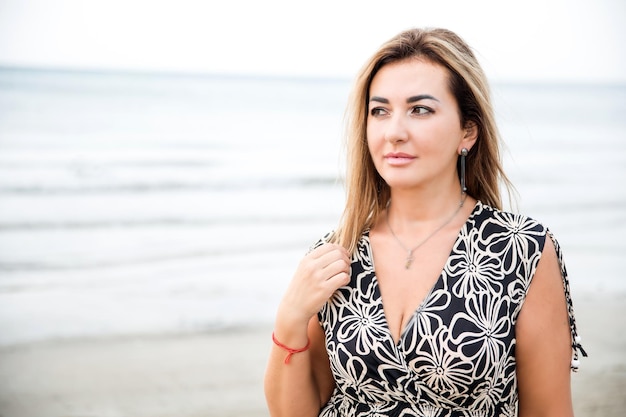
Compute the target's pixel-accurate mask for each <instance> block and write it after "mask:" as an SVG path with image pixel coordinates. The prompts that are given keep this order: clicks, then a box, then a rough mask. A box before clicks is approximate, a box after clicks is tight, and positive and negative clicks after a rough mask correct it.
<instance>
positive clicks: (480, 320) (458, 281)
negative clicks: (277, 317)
mask: <svg viewBox="0 0 626 417" xmlns="http://www.w3.org/2000/svg"><path fill="white" fill-rule="evenodd" d="M546 236H549V237H550V238H551V239H553V242H554V243H555V247H556V249H557V255H558V257H559V260H560V262H561V271H562V276H563V285H564V290H565V293H566V300H567V303H568V312H569V315H570V327H571V330H572V340H573V342H572V347H573V348H574V358H577V352H576V349H577V348H578V349H581V351H582V348H581V347H580V345H579V344H577V343H578V342H574V340H576V339H577V338H576V336H577V333H576V326H575V320H574V313H573V307H572V303H571V298H570V295H569V283H568V281H567V274H566V272H565V267H564V265H563V263H562V254H561V252H560V248H559V246H558V243H557V242H556V240H555V239H554V237H553V236H552V235H551V234H550V232H549V231H548V230H547V228H546V227H544V226H543V225H541V224H540V223H538V222H536V221H534V220H532V219H530V218H528V217H524V216H521V215H515V214H511V213H506V212H502V211H499V210H496V209H493V208H491V207H489V206H487V205H484V204H482V203H481V202H478V203H477V204H476V207H475V208H474V210H473V211H472V214H471V215H470V217H469V219H468V220H467V222H466V223H465V225H464V226H463V228H462V230H461V231H460V233H459V235H458V237H457V240H456V242H455V245H454V247H453V249H452V252H451V254H450V257H449V259H448V261H447V263H446V265H445V266H444V269H443V271H442V272H441V275H440V276H439V279H438V281H437V282H436V283H435V285H434V287H433V288H432V290H431V292H430V293H429V295H428V296H427V297H426V299H425V300H424V301H423V303H422V305H420V307H419V308H418V309H417V310H416V312H415V314H414V315H413V317H412V318H411V320H410V321H409V323H408V325H407V328H406V329H405V330H404V332H403V333H402V335H401V338H400V340H399V341H398V343H397V344H396V343H394V340H393V338H392V336H391V333H390V331H389V328H388V325H387V321H386V318H385V315H384V310H383V305H382V298H381V295H380V289H379V287H378V281H377V279H376V275H375V271H374V267H373V263H372V258H371V248H370V243H369V231H366V232H365V233H364V234H363V236H362V238H361V240H360V242H359V245H358V248H357V250H356V251H355V254H354V255H353V258H352V266H351V267H352V271H351V276H352V278H351V282H350V284H349V285H347V286H345V287H342V288H340V289H339V290H337V292H336V293H335V294H334V296H333V297H332V298H331V299H330V300H329V301H328V302H327V303H326V304H325V305H324V307H323V308H322V309H321V311H320V312H319V319H320V323H321V324H322V326H323V328H324V332H325V335H326V348H327V350H328V354H329V358H330V361H331V370H332V372H333V375H334V377H335V381H336V388H335V391H334V393H333V395H332V397H331V399H330V401H329V402H328V403H327V404H326V405H325V407H323V409H322V410H321V412H320V414H319V415H320V416H322V417H344V416H356V417H383V416H384V417H390V416H396V417H397V416H405V417H409V416H412V417H444V416H445V417H469V416H476V417H487V416H489V417H492V416H495V417H509V416H513V415H516V413H517V380H516V375H515V356H514V352H515V323H516V320H517V315H518V314H519V312H520V309H521V305H522V304H523V302H524V298H525V296H526V292H527V290H528V287H529V285H530V282H531V280H532V277H533V275H534V273H535V270H536V267H537V263H538V262H539V259H540V257H541V251H542V250H543V247H544V244H545V239H546ZM323 241H324V240H320V241H319V242H318V244H321V243H322V242H323Z"/></svg>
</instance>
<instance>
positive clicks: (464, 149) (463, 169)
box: [461, 148, 468, 193]
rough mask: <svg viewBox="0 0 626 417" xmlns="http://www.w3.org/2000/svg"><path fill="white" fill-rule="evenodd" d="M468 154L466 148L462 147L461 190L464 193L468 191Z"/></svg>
mask: <svg viewBox="0 0 626 417" xmlns="http://www.w3.org/2000/svg"><path fill="white" fill-rule="evenodd" d="M467 154H468V151H467V149H466V148H463V149H461V191H463V192H464V193H465V192H466V191H467V186H466V185H465V157H466V156H467Z"/></svg>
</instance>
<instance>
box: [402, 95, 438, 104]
mask: <svg viewBox="0 0 626 417" xmlns="http://www.w3.org/2000/svg"><path fill="white" fill-rule="evenodd" d="M421 100H435V101H439V100H437V99H436V98H435V97H433V96H431V95H430V94H420V95H418V96H412V97H409V98H407V99H406V102H407V103H409V104H410V103H415V102H416V101H421Z"/></svg>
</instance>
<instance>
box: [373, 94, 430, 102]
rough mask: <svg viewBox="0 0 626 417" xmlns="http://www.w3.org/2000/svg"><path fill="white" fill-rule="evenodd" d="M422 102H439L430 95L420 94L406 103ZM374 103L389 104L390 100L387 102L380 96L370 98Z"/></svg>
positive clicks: (408, 99)
mask: <svg viewBox="0 0 626 417" xmlns="http://www.w3.org/2000/svg"><path fill="white" fill-rule="evenodd" d="M421 100H434V101H439V100H437V99H436V98H435V97H433V96H431V95H430V94H420V95H417V96H411V97H409V98H407V99H406V102H407V103H408V104H411V103H415V102H418V101H421ZM372 101H375V102H378V103H383V104H389V100H387V99H386V98H384V97H378V96H373V97H370V102H372Z"/></svg>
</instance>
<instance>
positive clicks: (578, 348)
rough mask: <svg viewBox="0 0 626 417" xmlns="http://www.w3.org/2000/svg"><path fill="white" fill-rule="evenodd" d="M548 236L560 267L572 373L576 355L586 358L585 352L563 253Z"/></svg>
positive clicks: (555, 241)
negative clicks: (569, 337)
mask: <svg viewBox="0 0 626 417" xmlns="http://www.w3.org/2000/svg"><path fill="white" fill-rule="evenodd" d="M547 234H548V236H550V239H551V240H552V243H553V244H554V249H555V250H556V255H557V258H558V260H559V266H560V267H561V277H562V278H563V288H564V290H565V301H566V303H567V314H568V316H569V327H570V331H571V342H572V364H571V368H572V371H574V372H576V371H578V367H579V366H580V360H579V358H578V353H579V352H580V354H581V355H582V356H584V357H587V352H585V350H584V349H583V347H582V345H581V343H580V342H581V340H582V339H581V337H580V335H579V334H578V330H577V328H576V318H575V317H574V304H573V303H572V296H571V294H570V287H569V280H568V279H567V270H566V268H565V263H564V262H563V252H562V251H561V247H560V246H559V243H558V241H557V240H556V238H555V237H554V235H553V234H552V232H550V230H548V231H547Z"/></svg>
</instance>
